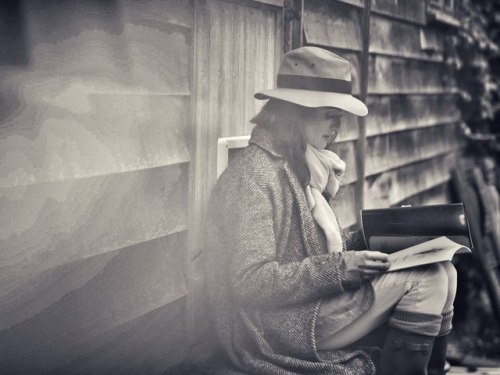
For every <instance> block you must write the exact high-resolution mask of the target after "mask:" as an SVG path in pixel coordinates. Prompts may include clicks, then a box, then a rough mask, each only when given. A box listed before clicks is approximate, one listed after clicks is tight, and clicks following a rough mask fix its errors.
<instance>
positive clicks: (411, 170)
mask: <svg viewBox="0 0 500 375" xmlns="http://www.w3.org/2000/svg"><path fill="white" fill-rule="evenodd" d="M457 157H458V154H457V153H454V152H452V153H450V154H446V155H442V156H439V157H436V158H433V159H428V160H424V161H421V162H417V163H414V164H410V165H407V166H404V167H401V168H399V169H395V170H390V171H387V172H382V173H379V174H376V175H372V176H369V177H368V178H367V179H366V184H365V197H366V198H365V202H366V205H365V207H366V208H368V209H369V208H380V207H390V206H393V205H396V204H398V203H399V202H401V201H404V200H406V199H408V198H410V197H412V196H416V195H418V194H419V193H421V192H425V191H426V190H430V189H432V188H434V187H437V186H439V185H442V184H445V183H446V182H448V181H449V179H450V170H451V168H452V166H453V163H454V161H455V159H456V158H457Z"/></svg>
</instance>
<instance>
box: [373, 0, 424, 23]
mask: <svg viewBox="0 0 500 375" xmlns="http://www.w3.org/2000/svg"><path fill="white" fill-rule="evenodd" d="M373 11H374V12H377V13H380V14H384V15H387V16H390V17H393V18H396V19H402V20H405V21H409V22H413V23H416V24H418V25H422V26H423V25H425V24H426V13H425V12H426V2H425V1H415V0H397V1H394V0H375V1H374V2H373Z"/></svg>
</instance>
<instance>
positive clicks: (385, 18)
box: [303, 0, 460, 226]
mask: <svg viewBox="0 0 500 375" xmlns="http://www.w3.org/2000/svg"><path fill="white" fill-rule="evenodd" d="M363 4H364V2H363V1H361V0H342V1H341V0H338V1H333V0H332V1H321V0H305V1H304V14H303V24H304V34H305V39H306V43H307V44H309V45H317V46H322V47H326V48H328V49H330V50H332V51H334V52H336V53H339V54H340V55H343V56H345V57H346V58H347V59H349V60H350V61H351V62H352V63H353V67H354V70H353V74H354V79H355V81H356V82H357V83H355V89H354V93H355V94H357V93H359V87H358V86H359V80H360V77H359V74H360V67H359V65H360V63H359V61H360V56H361V51H362V42H361V41H362V36H361V17H362V11H363ZM445 33H446V31H444V29H440V28H439V27H436V25H430V24H428V23H427V21H426V15H425V1H411V0H405V1H398V2H394V1H385V0H377V1H373V8H372V14H371V19H370V34H371V39H370V48H369V52H370V56H369V68H368V72H369V73H368V99H367V105H368V107H369V115H368V117H367V120H366V126H367V129H366V131H367V136H368V139H367V149H366V153H367V159H366V172H365V175H366V179H365V181H364V194H365V208H374V207H387V206H392V205H400V204H431V203H443V202H447V201H448V200H449V198H448V191H447V183H448V181H449V178H450V168H451V166H452V164H453V161H454V159H455V158H456V157H457V156H458V155H459V152H460V142H459V140H458V139H459V137H458V131H457V128H458V122H459V121H460V114H459V111H458V109H457V107H456V104H455V96H454V95H455V94H454V92H455V90H454V87H455V84H454V81H453V78H452V74H450V73H451V72H450V71H449V70H448V67H447V66H446V65H445V62H444V56H445V43H446V41H445V37H446V34H445ZM343 132H346V133H347V134H346V135H345V136H344V137H343V138H342V139H341V141H343V142H341V143H340V144H339V145H338V146H337V150H338V152H339V153H340V154H341V156H342V157H344V158H345V159H346V161H347V163H348V168H350V169H351V170H350V171H348V172H347V174H346V178H345V181H344V184H345V186H344V192H343V193H341V195H340V196H339V198H338V199H336V201H335V202H334V205H337V206H338V209H339V210H340V211H341V215H339V216H340V217H341V218H343V220H342V224H343V225H347V226H349V225H352V224H354V223H355V222H356V220H357V213H356V212H355V211H356V210H355V207H356V205H355V202H354V200H355V199H356V198H355V194H354V192H355V188H354V187H355V184H357V183H360V182H358V181H356V149H355V147H356V138H357V124H356V120H353V119H351V118H349V119H348V121H346V123H344V125H343Z"/></svg>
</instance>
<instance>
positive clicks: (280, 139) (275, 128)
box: [250, 99, 310, 187]
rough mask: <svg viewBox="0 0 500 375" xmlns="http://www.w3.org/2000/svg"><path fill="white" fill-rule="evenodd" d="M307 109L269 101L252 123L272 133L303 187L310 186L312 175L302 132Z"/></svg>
mask: <svg viewBox="0 0 500 375" xmlns="http://www.w3.org/2000/svg"><path fill="white" fill-rule="evenodd" d="M304 110H306V108H304V107H302V106H300V105H297V104H293V103H290V102H286V101H283V100H278V99H269V101H268V102H267V103H266V104H265V105H264V107H262V110H261V111H260V112H259V113H258V114H257V115H256V116H255V117H254V118H253V119H252V120H251V121H250V122H252V123H254V124H256V125H258V126H260V127H262V128H265V129H267V130H268V131H269V132H270V133H271V137H272V142H273V145H274V147H275V148H276V150H277V151H278V152H279V153H280V154H281V155H283V156H284V157H285V159H286V160H287V161H288V162H289V163H290V166H291V167H292V169H293V170H294V172H295V173H296V174H297V176H298V178H299V181H300V183H301V184H302V186H304V187H305V186H306V185H308V184H309V180H310V173H309V169H308V168H307V164H306V160H305V151H306V142H305V140H304V137H303V135H302V132H301V130H300V121H299V118H300V117H301V116H300V113H301V112H303V111H304Z"/></svg>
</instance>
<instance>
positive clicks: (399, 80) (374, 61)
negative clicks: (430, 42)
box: [368, 55, 455, 94]
mask: <svg viewBox="0 0 500 375" xmlns="http://www.w3.org/2000/svg"><path fill="white" fill-rule="evenodd" d="M454 87H455V79H454V77H452V72H451V71H450V70H449V68H448V67H446V66H445V65H444V64H440V63H436V62H432V61H419V60H409V59H401V58H392V57H387V56H381V55H371V58H370V74H369V89H368V92H369V93H371V94H422V93H425V94H436V93H449V92H453V89H454Z"/></svg>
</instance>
